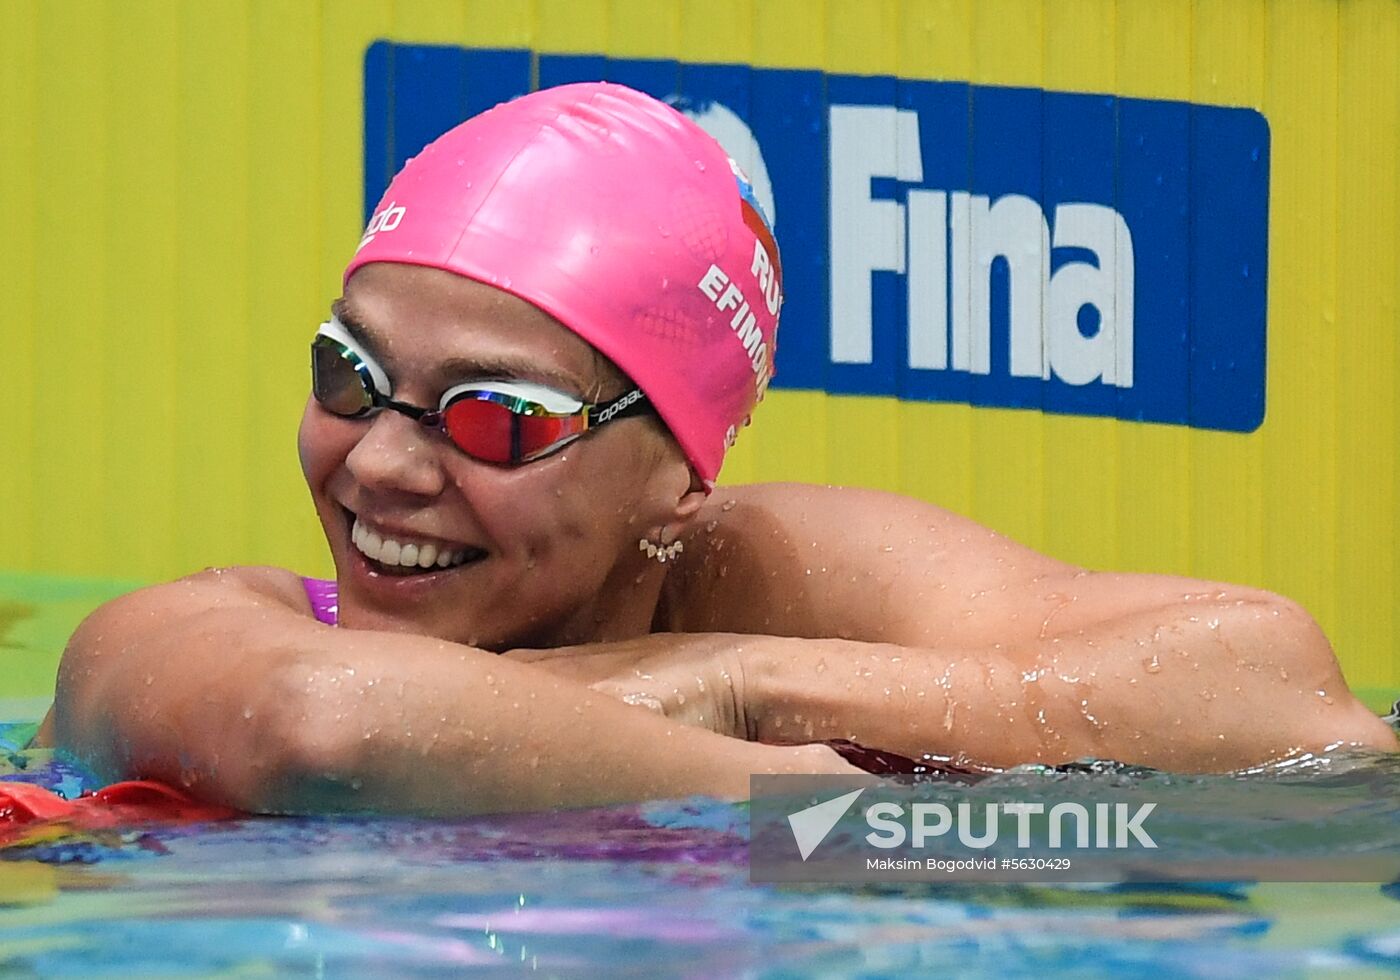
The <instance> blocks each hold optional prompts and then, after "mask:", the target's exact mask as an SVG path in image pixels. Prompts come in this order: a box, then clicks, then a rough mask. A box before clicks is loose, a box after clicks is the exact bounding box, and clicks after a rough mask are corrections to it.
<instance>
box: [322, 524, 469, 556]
mask: <svg viewBox="0 0 1400 980" xmlns="http://www.w3.org/2000/svg"><path fill="white" fill-rule="evenodd" d="M350 540H351V541H353V542H354V543H355V547H356V548H358V549H359V550H360V552H361V553H363V554H364V556H365V557H366V558H371V559H373V560H374V561H377V562H380V563H382V564H385V565H399V566H402V567H404V568H413V567H415V566H416V567H418V568H432V567H433V566H435V565H436V566H437V567H438V568H450V567H451V566H453V565H460V564H462V563H463V562H465V561H466V559H467V554H468V552H469V550H470V549H466V548H463V549H460V550H456V551H454V550H452V549H449V548H443V549H441V550H439V549H438V546H437V545H435V544H432V543H430V542H424V543H422V544H418V543H416V542H408V543H404V542H400V541H396V540H394V539H393V538H381V537H380V536H379V535H378V534H377V533H375V532H374V531H371V530H370V529H369V528H367V527H365V526H364V525H363V524H361V523H360V521H359V519H358V518H356V520H355V523H354V526H353V527H351V529H350Z"/></svg>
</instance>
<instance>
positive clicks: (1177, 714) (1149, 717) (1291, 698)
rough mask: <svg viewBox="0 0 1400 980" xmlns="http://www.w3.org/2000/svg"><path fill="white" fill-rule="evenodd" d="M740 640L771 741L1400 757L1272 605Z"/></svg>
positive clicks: (1225, 765)
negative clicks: (985, 630)
mask: <svg viewBox="0 0 1400 980" xmlns="http://www.w3.org/2000/svg"><path fill="white" fill-rule="evenodd" d="M744 640H745V641H746V642H744V643H743V648H744V649H745V651H746V654H745V658H744V659H745V665H744V685H745V692H746V698H747V701H748V711H747V713H748V716H749V717H750V718H752V719H755V722H753V723H752V726H753V728H754V730H755V733H756V735H757V737H759V738H763V739H767V740H770V741H778V740H780V739H782V737H783V735H784V733H787V734H788V735H789V736H792V735H794V734H795V735H796V736H797V737H798V738H800V739H804V740H805V739H807V738H810V737H813V736H814V737H816V738H833V737H844V738H852V739H855V740H856V741H859V742H863V743H865V744H868V745H872V746H878V747H881V748H887V749H891V750H893V751H896V752H900V753H902V754H904V755H911V756H917V755H918V754H919V753H921V752H931V753H934V754H938V755H944V756H949V757H953V758H960V759H965V760H967V761H972V762H978V763H984V764H989V765H997V766H1008V765H1015V764H1018V763H1024V762H1046V763H1058V762H1064V761H1068V760H1071V759H1077V758H1084V757H1093V758H1103V759H1115V760H1119V761H1122V762H1129V763H1137V764H1141V765H1148V766H1153V767H1156V768H1160V769H1169V770H1174V771H1190V772H1209V771H1226V770H1233V769H1240V768H1244V767H1247V766H1251V765H1257V764H1261V763H1265V762H1269V761H1272V760H1276V759H1280V758H1283V757H1286V756H1289V755H1292V754H1295V753H1297V752H1300V751H1319V750H1322V749H1326V748H1328V747H1333V746H1338V745H1350V746H1357V747H1364V748H1374V749H1385V750H1394V749H1396V748H1397V744H1396V738H1395V735H1394V733H1393V732H1391V730H1390V728H1389V727H1388V726H1387V725H1385V724H1384V723H1382V722H1381V721H1380V720H1379V719H1378V718H1377V717H1376V716H1375V715H1374V714H1373V713H1371V712H1370V711H1368V710H1367V709H1366V707H1365V706H1364V705H1362V704H1361V703H1360V702H1359V701H1357V700H1356V698H1355V697H1353V696H1352V694H1351V692H1350V691H1349V690H1348V689H1347V686H1346V683H1345V681H1344V680H1343V678H1342V674H1341V671H1340V669H1339V668H1338V666H1337V662H1336V659H1335V658H1334V657H1333V656H1332V653H1331V650H1330V648H1329V647H1328V645H1327V642H1326V639H1325V638H1324V637H1323V636H1322V633H1321V631H1320V630H1318V628H1317V626H1316V625H1315V624H1314V623H1313V622H1312V620H1311V619H1310V618H1309V617H1308V616H1307V615H1306V613H1304V612H1302V611H1301V610H1300V609H1298V608H1297V607H1296V606H1294V605H1292V604H1291V603H1287V602H1286V601H1284V600H1281V599H1277V598H1273V599H1259V600H1256V601H1249V602H1207V603H1192V604H1189V605H1186V604H1183V605H1180V606H1176V607H1157V608H1149V609H1139V608H1133V609H1130V610H1128V611H1126V612H1124V613H1123V614H1121V615H1119V616H1116V617H1111V618H1105V619H1103V620H1101V621H1097V622H1093V623H1087V624H1080V625H1076V626H1074V627H1072V628H1069V629H1066V630H1050V631H1048V632H1047V633H1046V634H1045V635H1044V636H1043V637H1038V638H1036V639H1035V640H1034V641H1031V642H1029V643H1025V644H1019V645H1012V646H1008V647H1002V648H993V649H977V650H949V649H940V650H922V649H911V648H907V647H900V646H894V645H890V644H881V643H872V644H864V643H856V642H852V641H842V640H827V641H813V640H778V639H775V640H771V641H765V642H760V643H754V642H752V640H751V639H750V638H744Z"/></svg>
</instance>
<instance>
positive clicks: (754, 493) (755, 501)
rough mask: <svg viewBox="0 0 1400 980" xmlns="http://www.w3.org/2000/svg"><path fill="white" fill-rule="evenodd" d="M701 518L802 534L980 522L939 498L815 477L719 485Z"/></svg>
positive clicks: (705, 522)
mask: <svg viewBox="0 0 1400 980" xmlns="http://www.w3.org/2000/svg"><path fill="white" fill-rule="evenodd" d="M700 516H701V520H700V524H701V525H702V526H707V525H708V524H711V523H713V522H715V521H720V522H722V523H724V524H726V525H730V526H735V527H742V526H745V525H749V524H755V525H761V526H762V527H763V528H764V529H765V530H769V531H771V530H773V529H774V528H782V529H791V530H792V531H794V532H796V531H797V530H798V529H802V530H803V533H804V534H812V533H814V529H816V530H815V533H818V535H819V536H820V535H823V534H824V535H826V536H828V537H830V536H843V535H848V534H852V533H860V534H871V533H876V532H879V533H884V532H887V531H889V530H890V529H891V527H892V526H893V525H895V524H897V523H898V524H902V525H903V526H904V527H906V528H908V527H912V526H914V525H917V526H918V527H920V528H922V529H924V530H933V531H937V530H939V529H941V528H944V527H949V526H955V527H966V528H975V527H978V526H979V525H977V524H976V523H975V522H973V521H971V520H969V519H968V518H965V517H962V516H960V515H958V514H955V513H953V512H952V511H949V510H945V509H944V508H942V507H939V506H938V505H936V504H932V503H929V502H928V501H925V500H920V499H918V498H915V497H909V496H905V495H903V494H897V493H890V492H888V491H884V490H870V489H866V488H863V487H844V486H834V485H829V484H816V483H749V484H742V485H739V486H732V487H719V488H718V489H716V490H715V492H714V493H713V494H711V495H710V498H709V499H708V500H707V501H706V502H705V505H704V507H703V508H702V510H701V515H700Z"/></svg>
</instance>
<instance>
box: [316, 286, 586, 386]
mask: <svg viewBox="0 0 1400 980" xmlns="http://www.w3.org/2000/svg"><path fill="white" fill-rule="evenodd" d="M331 315H332V316H334V317H335V318H336V319H337V320H339V321H340V324H341V326H343V327H344V328H345V332H346V333H348V334H349V335H350V336H351V337H352V338H354V340H355V343H357V344H359V345H360V346H361V347H363V348H364V349H365V350H366V351H368V352H369V353H371V354H373V355H374V356H375V358H376V359H379V360H382V359H383V357H382V355H381V353H380V346H379V344H378V343H377V342H376V341H375V338H374V334H373V332H372V331H371V329H370V328H369V327H368V326H366V325H365V323H364V321H362V320H360V319H358V318H357V317H356V316H355V314H354V313H352V312H350V304H349V303H347V302H346V301H345V299H344V297H342V298H340V299H337V300H336V301H335V302H334V303H332V304H331ZM433 370H434V371H435V372H437V373H438V374H439V375H440V376H442V377H444V378H449V379H458V380H462V381H485V380H488V379H489V380H496V381H509V380H512V379H519V380H528V381H536V382H539V383H540V384H547V385H550V386H552V387H556V388H558V389H559V390H560V391H563V392H565V393H567V394H570V395H573V396H575V397H579V398H583V399H584V400H587V399H588V393H589V392H592V391H596V390H597V388H598V387H599V386H598V384H597V383H595V384H594V385H592V386H585V385H582V384H580V383H579V379H577V378H573V377H570V376H569V375H567V374H565V373H564V372H562V371H556V370H553V369H552V368H547V367H542V366H540V365H538V364H535V363H533V362H531V361H526V360H522V359H519V358H510V357H449V358H447V359H445V360H443V361H439V362H438V363H437V364H436V365H435V367H434V368H433Z"/></svg>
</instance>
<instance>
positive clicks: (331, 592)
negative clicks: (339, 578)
mask: <svg viewBox="0 0 1400 980" xmlns="http://www.w3.org/2000/svg"><path fill="white" fill-rule="evenodd" d="M301 584H302V587H303V588H305V589H306V598H308V599H310V600H311V611H312V612H313V613H314V614H315V616H316V618H317V619H319V620H320V621H321V622H323V623H325V624H326V625H327V626H334V625H336V623H337V622H339V619H340V604H339V603H340V599H339V592H338V591H337V589H336V584H335V580H334V579H321V578H306V577H305V576H302V580H301Z"/></svg>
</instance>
